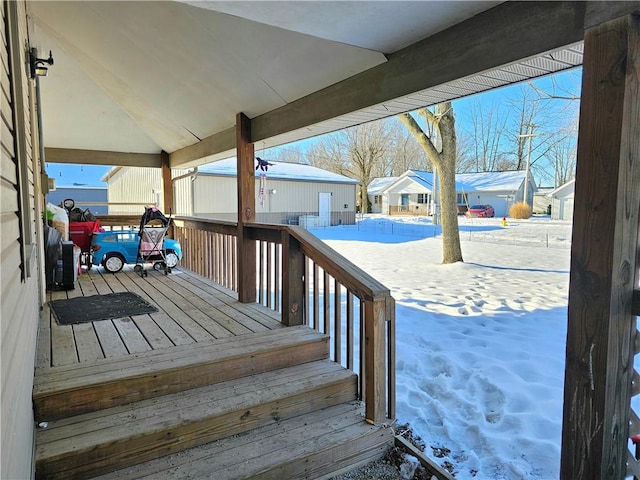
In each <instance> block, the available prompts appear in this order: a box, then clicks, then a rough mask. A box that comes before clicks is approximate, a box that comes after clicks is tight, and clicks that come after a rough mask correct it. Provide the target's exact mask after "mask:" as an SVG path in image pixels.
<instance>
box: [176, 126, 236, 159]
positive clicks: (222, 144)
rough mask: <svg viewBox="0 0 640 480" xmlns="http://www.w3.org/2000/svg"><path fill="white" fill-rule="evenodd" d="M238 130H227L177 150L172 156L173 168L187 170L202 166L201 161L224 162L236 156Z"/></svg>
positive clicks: (233, 128)
mask: <svg viewBox="0 0 640 480" xmlns="http://www.w3.org/2000/svg"><path fill="white" fill-rule="evenodd" d="M235 148H236V129H235V127H231V128H227V129H226V130H223V131H221V132H218V133H215V134H213V135H211V136H209V137H207V138H204V139H202V140H201V141H199V142H198V143H196V144H194V145H190V146H188V147H184V148H181V149H180V150H176V151H175V152H173V153H172V154H171V155H170V163H171V168H187V167H195V166H198V165H202V163H203V162H202V161H201V159H203V158H205V157H212V158H210V159H208V160H207V162H213V161H215V160H222V159H223V158H228V157H231V156H233V155H234V151H235Z"/></svg>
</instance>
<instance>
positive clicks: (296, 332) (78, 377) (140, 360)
mask: <svg viewBox="0 0 640 480" xmlns="http://www.w3.org/2000/svg"><path fill="white" fill-rule="evenodd" d="M321 337H326V335H324V334H321V333H318V332H316V331H315V330H311V329H310V328H308V327H306V326H296V327H288V328H284V329H278V330H271V331H268V332H258V333H248V334H245V335H239V336H234V337H227V338H221V339H216V340H214V341H211V342H202V343H194V344H188V345H179V346H174V347H171V348H165V349H160V350H150V351H147V352H141V353H138V354H133V355H126V356H122V357H115V358H105V359H100V360H97V361H95V362H92V363H84V364H82V363H76V364H73V365H66V366H60V367H51V368H46V369H39V370H37V371H36V375H35V380H34V393H44V392H47V391H51V390H53V389H60V388H64V387H66V386H74V385H84V384H86V382H87V381H91V383H98V382H101V381H104V380H105V379H109V378H110V377H115V376H117V375H118V372H123V371H127V372H131V373H132V374H138V373H140V372H142V371H160V370H164V369H165V368H167V366H169V367H172V368H175V367H177V366H178V367H179V366H181V365H184V364H189V363H193V361H194V357H196V356H208V355H218V356H221V355H222V354H227V355H228V352H230V351H233V350H236V349H239V348H243V347H245V346H249V345H266V344H268V343H270V342H274V344H278V342H281V343H287V342H296V341H308V340H309V339H318V338H321Z"/></svg>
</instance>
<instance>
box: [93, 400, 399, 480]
mask: <svg viewBox="0 0 640 480" xmlns="http://www.w3.org/2000/svg"><path fill="white" fill-rule="evenodd" d="M392 442H393V431H392V429H391V428H388V427H383V426H373V425H370V424H367V423H365V421H364V415H363V406H362V404H361V403H360V402H349V403H343V404H340V405H337V406H332V407H328V408H325V409H322V410H319V411H316V412H312V413H309V414H306V415H301V416H298V417H294V418H291V419H287V420H283V421H281V422H278V423H277V424H272V425H267V426H264V427H260V428H257V429H255V430H252V431H251V432H248V433H246V434H243V435H237V436H233V437H228V438H224V439H222V440H218V441H216V442H212V443H208V444H205V445H201V446H198V447H194V448H191V449H187V450H185V451H183V452H180V453H178V454H172V455H168V456H165V457H162V458H158V459H156V460H152V461H149V462H145V463H143V464H139V465H135V466H133V467H129V468H126V469H122V470H118V471H114V472H110V473H108V474H105V475H102V476H100V477H96V478H94V480H112V479H131V480H133V479H149V480H150V479H157V478H172V479H186V478H190V479H194V478H215V479H216V480H239V479H249V478H252V479H267V478H271V479H275V478H277V479H279V480H284V479H290V478H310V479H317V478H323V477H326V476H330V475H334V474H337V473H338V472H339V471H341V470H344V469H345V468H351V467H352V466H357V465H358V464H362V463H364V462H368V461H371V460H373V459H375V458H379V457H380V456H382V455H383V454H384V452H385V451H386V449H387V448H388V447H389V446H390V445H391V444H392Z"/></svg>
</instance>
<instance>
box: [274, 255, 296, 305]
mask: <svg viewBox="0 0 640 480" xmlns="http://www.w3.org/2000/svg"><path fill="white" fill-rule="evenodd" d="M274 248H275V254H276V258H275V273H274V275H275V279H274V289H275V292H276V293H275V305H274V306H273V309H274V310H275V311H276V312H280V311H281V310H280V302H281V295H282V287H281V285H282V278H281V276H282V273H281V271H280V262H282V257H281V255H280V252H281V249H282V246H281V245H280V244H277V243H276V244H275V247H274ZM301 306H302V305H301Z"/></svg>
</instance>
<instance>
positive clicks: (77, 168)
mask: <svg viewBox="0 0 640 480" xmlns="http://www.w3.org/2000/svg"><path fill="white" fill-rule="evenodd" d="M580 72H581V71H580V69H574V70H571V71H569V72H563V73H560V74H556V75H553V76H549V77H544V78H541V79H538V80H536V81H535V84H536V86H537V87H538V88H540V89H542V90H544V91H548V92H551V90H552V88H553V86H554V85H555V87H556V89H558V88H560V89H562V90H567V91H571V92H579V89H580V79H581V74H580ZM519 89H520V86H519V85H513V86H508V87H502V88H499V89H496V90H492V91H490V92H485V93H480V94H477V95H474V96H471V97H467V98H464V99H461V100H457V101H455V102H454V110H455V111H456V122H457V124H458V126H459V127H462V128H464V126H463V122H464V119H465V117H467V112H468V109H469V108H470V105H471V104H472V102H473V101H474V99H475V98H476V97H478V98H481V99H482V101H483V102H487V103H489V104H493V103H494V102H497V103H499V102H505V101H507V100H508V99H509V98H517V92H518V91H519ZM565 94H566V93H565ZM316 140H317V138H315V139H311V140H302V141H300V142H297V145H298V146H300V147H301V148H302V149H303V150H304V148H305V147H304V145H305V144H307V145H308V144H309V142H313V141H316ZM286 147H287V146H286V145H285V146H283V147H282V148H286ZM257 151H258V145H256V152H257ZM110 168H111V167H108V166H107V167H104V166H97V165H76V164H62V163H47V165H46V170H47V175H49V177H52V178H55V181H56V185H58V186H73V185H83V186H105V185H106V184H105V183H102V182H100V178H102V176H103V175H104V174H105V173H107V172H108V171H109V169H110Z"/></svg>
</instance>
